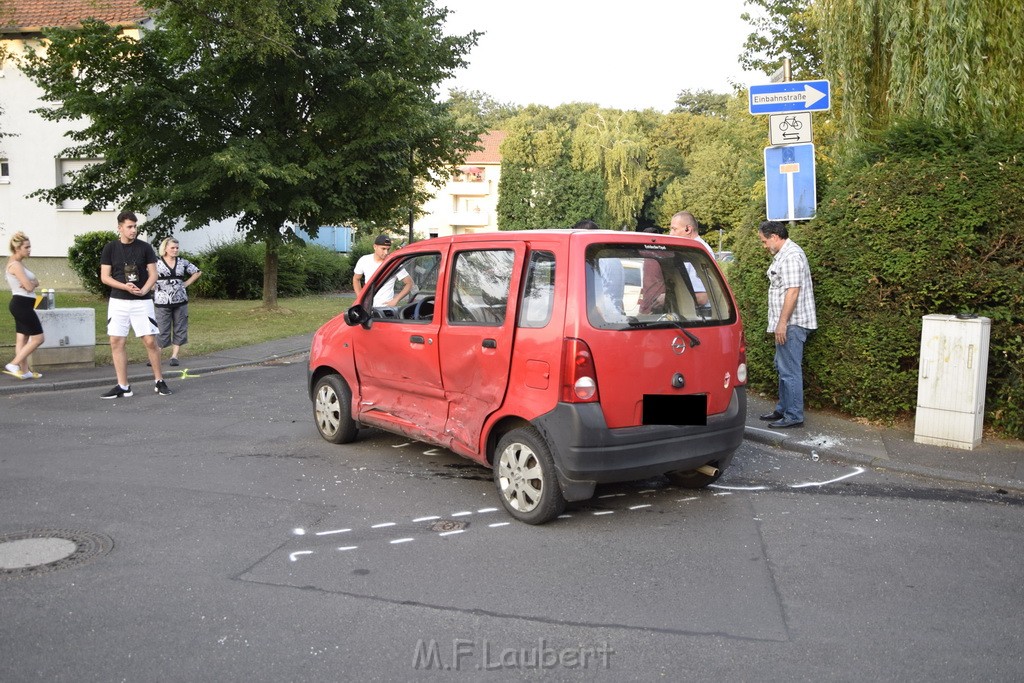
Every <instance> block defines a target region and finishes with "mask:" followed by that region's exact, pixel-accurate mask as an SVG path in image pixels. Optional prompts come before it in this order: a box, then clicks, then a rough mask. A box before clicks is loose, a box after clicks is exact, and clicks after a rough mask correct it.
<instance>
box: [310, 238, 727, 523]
mask: <svg viewBox="0 0 1024 683" xmlns="http://www.w3.org/2000/svg"><path fill="white" fill-rule="evenodd" d="M410 279H411V280H412V287H411V289H410V291H409V293H408V294H407V295H406V296H405V297H404V298H403V300H402V301H400V302H399V305H397V306H374V305H373V302H374V294H375V293H376V292H378V291H381V290H385V291H392V292H401V291H402V290H403V289H404V287H405V285H406V284H407V281H408V280H410ZM385 298H386V297H378V302H380V301H381V300H382V299H385ZM746 380H747V368H746V341H745V339H744V336H743V326H742V323H741V322H740V316H739V311H738V310H737V307H736V302H735V300H734V299H733V296H732V292H731V291H730V290H729V287H728V285H727V283H726V281H725V278H724V277H723V276H722V273H721V271H720V270H719V269H718V266H717V264H716V263H715V261H714V260H713V259H712V258H711V255H710V254H709V253H708V251H707V250H706V249H704V248H703V246H702V245H701V244H700V243H698V242H695V241H693V240H688V239H683V238H678V237H671V236H668V235H654V234H650V233H632V232H615V231H605V230H600V231H582V230H537V231H521V232H497V233H486V234H475V235H457V236H454V237H445V238H436V239H430V240H425V241H422V242H416V243H415V244H412V245H411V246H408V247H405V248H403V249H401V250H399V251H396V252H394V253H392V254H391V255H390V256H389V257H388V259H387V260H386V261H385V262H384V263H383V264H381V266H380V268H378V270H377V272H376V273H374V275H373V277H372V278H371V279H370V281H369V282H368V283H367V286H366V287H365V288H364V289H363V291H362V292H361V296H360V297H359V298H358V300H357V301H356V303H355V305H354V306H352V307H351V308H350V309H349V310H348V311H346V312H345V313H344V314H343V315H339V316H338V317H336V318H334V319H333V320H331V321H330V322H328V323H326V324H325V325H324V326H323V327H321V328H320V330H319V331H318V332H317V333H316V335H315V336H314V338H313V345H312V349H311V352H310V358H309V369H308V384H309V396H310V398H311V400H312V401H313V417H314V419H315V422H316V426H317V429H318V430H319V432H320V434H321V436H323V438H324V439H327V440H328V441H331V442H333V443H347V442H350V441H352V440H353V439H355V437H356V434H357V432H358V430H359V428H360V427H364V426H365V427H377V428H379V429H384V430H386V431H389V432H394V433H396V434H401V435H403V436H406V437H410V438H413V439H417V440H420V441H424V442H427V443H430V444H434V445H437V446H442V447H444V448H448V449H450V450H452V451H453V452H455V453H457V454H459V455H462V456H465V457H467V458H469V459H471V460H475V461H476V462H478V463H480V464H481V465H484V466H487V467H490V468H491V469H492V470H493V472H494V481H495V483H496V485H497V487H498V490H499V492H500V494H501V496H500V497H501V501H502V503H503V504H504V506H505V508H506V509H507V510H508V512H509V513H510V514H511V515H512V516H514V517H516V518H518V519H520V520H522V521H524V522H528V523H531V524H541V523H543V522H546V521H549V520H551V519H553V518H555V517H557V516H558V515H559V514H561V512H562V511H563V510H564V508H565V504H566V501H577V500H585V499H587V498H590V497H592V496H593V494H594V488H595V486H596V485H597V484H598V483H604V482H619V481H632V480H636V479H643V478H647V477H652V476H657V475H666V476H668V477H669V479H670V480H672V481H673V482H675V483H676V484H679V485H682V486H685V487H692V488H698V487H703V486H707V485H708V484H710V483H712V482H714V481H715V480H716V479H718V477H719V476H720V475H721V473H722V472H723V471H724V470H725V468H726V467H728V465H729V463H730V462H731V460H732V457H733V453H734V451H735V450H736V448H737V447H738V446H739V445H740V443H741V442H742V440H743V426H744V417H745V415H746V386H745V385H746Z"/></svg>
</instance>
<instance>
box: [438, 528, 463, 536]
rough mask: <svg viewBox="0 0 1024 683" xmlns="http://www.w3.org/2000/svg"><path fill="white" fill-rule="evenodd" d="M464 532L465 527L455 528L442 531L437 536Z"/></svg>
mask: <svg viewBox="0 0 1024 683" xmlns="http://www.w3.org/2000/svg"><path fill="white" fill-rule="evenodd" d="M464 533H466V530H465V529H455V530H454V531H442V532H441V533H439V534H438V536H451V535H452V534H464Z"/></svg>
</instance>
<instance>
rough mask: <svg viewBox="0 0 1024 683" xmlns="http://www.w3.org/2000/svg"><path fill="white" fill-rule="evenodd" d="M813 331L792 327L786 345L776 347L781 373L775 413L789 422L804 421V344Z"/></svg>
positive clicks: (787, 331)
mask: <svg viewBox="0 0 1024 683" xmlns="http://www.w3.org/2000/svg"><path fill="white" fill-rule="evenodd" d="M810 333H811V331H810V330H808V329H807V328H806V327H798V326H797V325H790V326H789V327H787V328H786V343H785V344H776V345H775V369H776V371H778V373H779V402H778V403H777V404H776V405H775V412H777V413H780V414H781V415H782V418H783V419H784V420H787V421H793V422H803V421H804V371H803V368H802V367H801V366H802V365H803V361H804V343H806V341H807V335H808V334H810Z"/></svg>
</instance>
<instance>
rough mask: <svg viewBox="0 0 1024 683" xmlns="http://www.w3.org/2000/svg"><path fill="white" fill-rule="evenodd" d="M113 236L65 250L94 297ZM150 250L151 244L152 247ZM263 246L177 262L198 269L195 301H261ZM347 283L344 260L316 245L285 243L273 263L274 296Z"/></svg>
mask: <svg viewBox="0 0 1024 683" xmlns="http://www.w3.org/2000/svg"><path fill="white" fill-rule="evenodd" d="M115 238H116V235H115V234H114V233H112V232H109V231H107V232H89V233H84V234H82V235H79V236H77V237H76V238H75V241H74V244H73V245H72V246H71V248H69V249H68V262H69V264H70V266H71V267H72V268H73V269H74V271H75V272H76V273H77V274H78V277H79V279H80V280H81V282H82V287H83V288H84V289H85V290H86V291H89V292H92V293H93V294H98V295H100V296H107V295H108V294H109V290H108V288H107V287H106V286H105V285H103V284H102V283H101V282H100V278H99V273H100V255H101V253H102V252H103V246H104V245H105V244H106V243H107V242H109V241H110V240H112V239H115ZM154 248H155V246H154ZM265 254H266V247H265V246H264V245H263V244H252V243H249V242H245V241H242V240H236V241H232V242H223V243H220V244H216V245H213V246H211V247H209V248H208V249H206V250H204V251H200V252H198V253H185V252H182V253H181V256H182V258H186V259H188V260H189V261H191V262H193V263H195V264H196V265H197V266H199V269H200V270H202V271H203V276H202V277H201V278H199V279H198V280H196V282H195V284H194V285H192V286H191V287H190V288H189V292H190V293H191V295H192V296H194V297H206V298H211V299H251V300H258V299H261V298H262V297H263V261H264V255H265ZM351 283H352V269H351V267H350V266H349V262H348V257H347V255H345V254H338V253H336V252H334V251H332V250H331V249H328V248H326V247H323V246H320V245H317V244H307V245H302V244H287V245H284V246H283V247H282V248H281V254H280V259H279V262H278V278H277V293H278V295H279V296H303V295H306V294H318V293H323V292H337V291H341V290H343V289H346V288H347V287H350V286H351Z"/></svg>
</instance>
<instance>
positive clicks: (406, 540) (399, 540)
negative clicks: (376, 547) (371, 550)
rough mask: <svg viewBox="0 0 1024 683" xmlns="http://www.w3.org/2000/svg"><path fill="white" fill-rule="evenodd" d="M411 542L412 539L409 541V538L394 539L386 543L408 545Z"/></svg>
mask: <svg viewBox="0 0 1024 683" xmlns="http://www.w3.org/2000/svg"><path fill="white" fill-rule="evenodd" d="M411 540H413V539H411V538H396V539H395V540H393V541H388V543H390V544H391V545H395V544H396V543H408V542H409V541H411Z"/></svg>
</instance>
